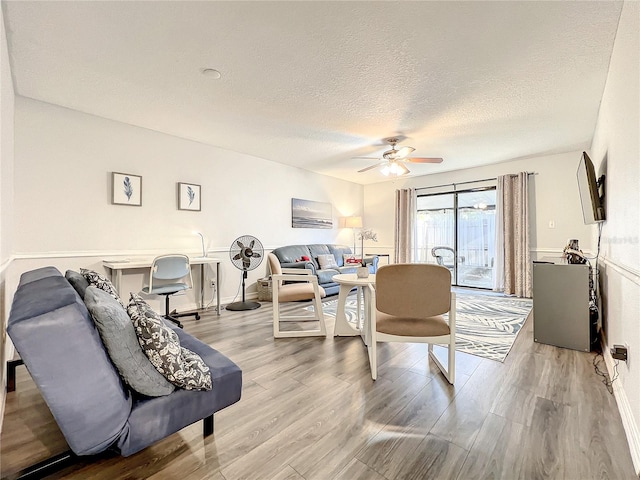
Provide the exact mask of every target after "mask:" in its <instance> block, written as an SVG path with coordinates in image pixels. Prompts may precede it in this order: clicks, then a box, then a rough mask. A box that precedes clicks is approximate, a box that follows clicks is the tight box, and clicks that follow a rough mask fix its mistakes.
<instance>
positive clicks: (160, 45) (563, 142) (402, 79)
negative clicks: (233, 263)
mask: <svg viewBox="0 0 640 480" xmlns="http://www.w3.org/2000/svg"><path fill="white" fill-rule="evenodd" d="M3 4H4V9H5V12H4V16H5V23H6V28H7V36H8V41H9V52H10V59H11V62H12V73H13V76H14V79H15V88H16V93H17V94H19V95H23V96H26V97H31V98H34V99H37V100H42V101H45V102H49V103H53V104H57V105H62V106H65V107H68V108H72V109H76V110H80V111H83V112H87V113H91V114H95V115H99V116H102V117H105V118H109V119H113V120H118V121H121V122H125V123H128V124H131V125H138V126H141V127H145V128H149V129H153V130H157V131H160V132H165V133H169V134H172V135H176V136H179V137H184V138H188V139H193V140H197V141H200V142H203V143H207V144H210V145H215V146H218V147H222V148H226V149H229V150H233V151H238V152H242V153H247V154H250V155H255V156H258V157H261V158H265V159H268V160H273V161H276V162H280V163H285V164H288V165H294V166H298V167H300V168H304V169H308V170H311V171H315V172H318V173H323V174H326V175H331V176H334V177H338V178H343V179H346V180H350V181H354V182H358V183H363V184H367V183H373V182H379V181H382V180H384V177H382V176H381V174H380V173H379V172H378V171H377V170H372V171H369V172H366V173H360V174H359V173H356V171H357V170H359V169H361V168H364V167H366V166H368V165H370V164H371V163H375V162H372V161H368V160H361V159H352V157H354V156H363V155H365V156H376V155H379V154H381V153H382V152H383V151H384V150H386V148H384V146H382V140H381V139H383V138H385V137H389V136H391V135H395V134H400V135H403V136H404V137H406V139H405V140H404V141H403V143H402V144H401V145H411V146H413V147H415V148H416V151H415V152H414V155H415V156H438V157H443V158H444V159H445V161H444V163H442V164H440V165H432V164H426V165H416V164H410V165H409V168H410V169H411V171H412V175H425V174H429V173H434V172H441V171H447V170H455V169H460V168H466V167H470V166H476V165H482V164H487V163H495V162H500V161H505V160H510V159H513V158H519V157H527V156H535V155H540V154H545V153H555V152H563V151H568V150H574V149H579V148H587V147H588V146H589V143H590V141H591V137H592V135H593V130H594V127H595V122H596V117H597V113H598V108H599V104H600V99H601V97H602V91H603V89H604V84H605V81H606V76H607V69H608V65H609V58H610V55H611V50H612V46H613V41H614V38H615V32H616V28H617V24H618V18H619V16H620V10H621V3H620V2H610V1H604V2H598V1H594V2H566V1H565V2H537V1H533V2H518V1H513V2H479V1H478V2H476V1H471V2H452V1H447V2H378V1H375V2H342V1H340V2H314V1H304V2H266V1H260V2H188V1H173V2H160V1H153V2H142V1H140V2H120V1H113V2H55V1H50V2H28V1H16V2H11V1H9V2H3ZM203 67H212V68H216V69H217V70H219V71H220V72H222V78H221V79H219V80H215V79H213V78H211V77H208V76H205V75H202V74H201V73H200V70H201V69H202V68H203Z"/></svg>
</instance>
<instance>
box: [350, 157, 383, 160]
mask: <svg viewBox="0 0 640 480" xmlns="http://www.w3.org/2000/svg"><path fill="white" fill-rule="evenodd" d="M351 159H353V160H360V159H364V160H380V157H351Z"/></svg>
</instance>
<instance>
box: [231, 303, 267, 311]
mask: <svg viewBox="0 0 640 480" xmlns="http://www.w3.org/2000/svg"><path fill="white" fill-rule="evenodd" d="M224 308H225V310H231V311H233V312H240V311H243V310H255V309H256V308H260V304H259V303H258V302H234V303H230V304H229V305H227V306H226V307H224Z"/></svg>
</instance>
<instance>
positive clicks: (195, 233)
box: [193, 232, 207, 258]
mask: <svg viewBox="0 0 640 480" xmlns="http://www.w3.org/2000/svg"><path fill="white" fill-rule="evenodd" d="M193 234H194V235H200V242H201V243H202V257H203V258H204V257H206V256H207V251H206V250H205V248H204V235H202V234H201V233H200V232H193Z"/></svg>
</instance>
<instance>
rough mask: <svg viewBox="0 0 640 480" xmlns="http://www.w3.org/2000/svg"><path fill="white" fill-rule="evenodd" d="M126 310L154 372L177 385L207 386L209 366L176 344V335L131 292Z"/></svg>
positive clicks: (189, 386)
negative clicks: (156, 371) (154, 369)
mask: <svg viewBox="0 0 640 480" xmlns="http://www.w3.org/2000/svg"><path fill="white" fill-rule="evenodd" d="M127 313H128V314H129V316H130V317H131V320H132V321H133V326H134V327H135V331H136V334H137V336H138V342H139V343H140V346H141V347H142V350H143V351H144V353H145V354H146V355H147V357H148V358H149V360H151V363H152V364H153V366H154V367H155V368H156V370H158V372H160V373H161V374H162V375H163V376H164V377H165V378H166V379H167V380H169V381H170V382H171V383H173V384H174V385H176V386H177V387H181V388H184V389H186V390H211V373H210V372H209V367H208V366H207V365H206V364H205V363H204V362H203V361H202V358H200V356H199V355H198V354H196V353H194V352H192V351H191V350H187V349H186V348H184V347H182V346H181V345H180V340H179V339H178V335H177V334H176V333H175V332H174V331H173V330H172V329H171V328H169V327H168V326H167V325H166V324H165V323H164V321H163V320H162V317H160V315H158V314H157V313H156V312H154V311H153V309H152V308H151V307H149V305H148V304H147V302H145V301H144V299H143V298H142V297H140V295H137V294H135V293H132V294H131V299H130V301H129V304H128V305H127Z"/></svg>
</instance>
